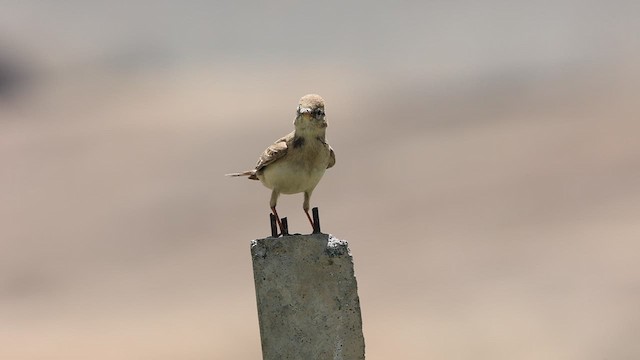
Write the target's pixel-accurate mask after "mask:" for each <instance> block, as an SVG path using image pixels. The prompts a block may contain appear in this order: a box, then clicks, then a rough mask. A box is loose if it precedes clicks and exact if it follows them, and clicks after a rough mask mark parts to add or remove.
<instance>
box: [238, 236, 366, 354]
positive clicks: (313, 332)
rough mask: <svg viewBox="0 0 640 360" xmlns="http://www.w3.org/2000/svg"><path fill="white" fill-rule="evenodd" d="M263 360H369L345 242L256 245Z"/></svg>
mask: <svg viewBox="0 0 640 360" xmlns="http://www.w3.org/2000/svg"><path fill="white" fill-rule="evenodd" d="M251 255H252V258H253V275H254V280H255V284H256V298H257V301H258V316H259V322H260V337H261V339H262V356H263V359H264V360H282V359H296V360H316V359H320V360H325V359H335V360H359V359H364V337H363V335H362V317H361V315H360V300H359V299H358V289H357V284H356V278H355V276H354V272H353V259H352V257H351V254H350V252H349V248H348V244H347V242H346V241H343V240H338V239H336V238H334V237H332V236H331V235H327V234H312V235H291V236H285V237H279V238H272V237H269V238H265V239H259V240H254V241H253V242H252V243H251Z"/></svg>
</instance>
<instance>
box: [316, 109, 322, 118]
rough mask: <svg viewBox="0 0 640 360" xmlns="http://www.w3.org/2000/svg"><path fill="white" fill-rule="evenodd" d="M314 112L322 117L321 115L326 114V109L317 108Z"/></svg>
mask: <svg viewBox="0 0 640 360" xmlns="http://www.w3.org/2000/svg"><path fill="white" fill-rule="evenodd" d="M314 113H315V115H316V116H318V117H320V116H324V110H322V109H316V110H315V111H314Z"/></svg>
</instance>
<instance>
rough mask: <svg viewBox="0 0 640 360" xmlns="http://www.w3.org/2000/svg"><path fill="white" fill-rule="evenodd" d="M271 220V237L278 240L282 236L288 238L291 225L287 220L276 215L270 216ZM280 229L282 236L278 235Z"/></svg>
mask: <svg viewBox="0 0 640 360" xmlns="http://www.w3.org/2000/svg"><path fill="white" fill-rule="evenodd" d="M269 220H270V221H271V236H272V237H274V238H276V237H278V236H280V235H282V236H287V235H289V224H288V222H287V218H286V217H284V218H282V219H280V218H279V217H278V216H276V215H274V214H269ZM278 227H279V228H280V234H278Z"/></svg>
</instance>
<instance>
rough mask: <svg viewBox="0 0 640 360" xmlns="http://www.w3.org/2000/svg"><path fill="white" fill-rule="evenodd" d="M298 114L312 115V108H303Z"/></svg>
mask: <svg viewBox="0 0 640 360" xmlns="http://www.w3.org/2000/svg"><path fill="white" fill-rule="evenodd" d="M298 112H299V113H300V114H310V113H311V109H310V108H306V107H301V108H299V109H298Z"/></svg>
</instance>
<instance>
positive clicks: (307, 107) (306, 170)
mask: <svg viewBox="0 0 640 360" xmlns="http://www.w3.org/2000/svg"><path fill="white" fill-rule="evenodd" d="M293 125H294V128H295V129H294V130H293V131H292V132H290V133H289V134H287V135H285V136H283V137H281V138H280V139H278V140H276V141H275V142H274V143H273V144H272V145H271V146H269V147H268V148H267V149H266V150H265V151H264V152H263V153H262V155H260V157H259V158H258V162H257V164H256V166H255V168H253V169H251V170H247V171H243V172H238V173H231V174H226V176H230V177H240V176H247V177H248V178H249V179H251V180H260V182H262V184H263V185H264V186H266V187H267V188H269V189H271V200H270V201H269V206H270V207H271V212H272V213H273V215H274V216H275V219H276V222H277V224H278V226H279V227H280V232H281V233H282V234H284V233H285V232H284V230H283V227H282V221H281V220H280V217H279V216H278V211H277V210H276V205H277V203H278V197H279V196H280V194H288V195H289V194H298V193H304V201H303V203H302V209H303V210H304V212H305V214H306V215H307V219H309V223H310V224H311V227H312V228H313V229H314V230H315V226H314V222H313V220H312V219H311V216H310V215H309V203H310V200H311V194H312V193H313V190H314V189H315V188H316V186H317V185H318V183H319V182H320V179H322V176H323V175H324V173H325V170H327V169H329V168H331V167H333V166H334V165H335V163H336V154H335V152H334V151H333V148H331V146H330V145H329V143H327V139H326V130H327V126H328V124H327V119H326V115H325V102H324V99H323V98H322V97H320V95H317V94H308V95H305V96H303V97H302V98H300V101H299V102H298V107H297V109H296V117H295V120H294V121H293Z"/></svg>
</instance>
